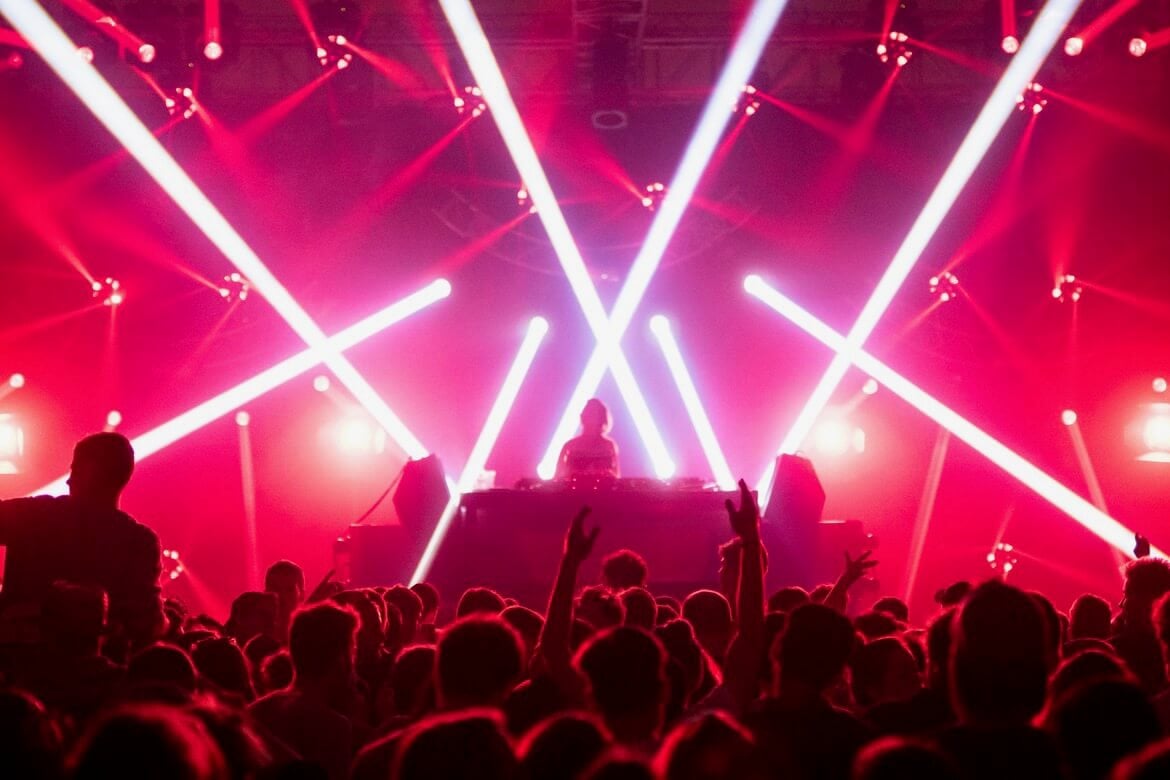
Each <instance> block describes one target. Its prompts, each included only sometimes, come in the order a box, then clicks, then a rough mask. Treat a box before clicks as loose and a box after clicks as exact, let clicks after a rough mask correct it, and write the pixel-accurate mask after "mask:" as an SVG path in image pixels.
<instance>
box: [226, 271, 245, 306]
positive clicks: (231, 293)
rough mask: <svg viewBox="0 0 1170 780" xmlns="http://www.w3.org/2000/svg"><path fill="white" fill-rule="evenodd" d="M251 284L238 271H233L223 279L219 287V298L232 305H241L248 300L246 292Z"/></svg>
mask: <svg viewBox="0 0 1170 780" xmlns="http://www.w3.org/2000/svg"><path fill="white" fill-rule="evenodd" d="M251 289H252V284H251V283H250V282H249V281H248V280H247V279H245V278H244V276H243V274H241V273H240V272H239V271H233V272H232V273H230V274H228V275H227V276H225V277H224V278H223V282H222V283H221V284H220V286H219V297H221V298H223V299H224V300H225V301H231V302H232V303H242V302H243V301H246V300H248V292H249V291H250V290H251Z"/></svg>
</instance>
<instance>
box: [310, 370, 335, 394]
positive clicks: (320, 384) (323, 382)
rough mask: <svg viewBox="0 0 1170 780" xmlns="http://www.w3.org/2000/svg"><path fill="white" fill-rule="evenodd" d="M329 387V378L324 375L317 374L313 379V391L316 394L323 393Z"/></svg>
mask: <svg viewBox="0 0 1170 780" xmlns="http://www.w3.org/2000/svg"><path fill="white" fill-rule="evenodd" d="M330 385H331V383H330V382H329V377H327V376H325V375H324V374H318V375H317V376H315V377H313V389H314V390H316V391H317V392H318V393H324V392H325V391H327V390H328V389H329V387H330Z"/></svg>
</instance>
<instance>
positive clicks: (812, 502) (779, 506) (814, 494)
mask: <svg viewBox="0 0 1170 780" xmlns="http://www.w3.org/2000/svg"><path fill="white" fill-rule="evenodd" d="M824 511H825V489H824V488H823V487H821V480H820V479H819V478H818V477H817V472H816V469H814V468H813V464H812V461H810V460H809V459H808V458H802V457H800V456H799V455H781V456H780V457H779V458H777V459H776V478H775V479H774V480H773V481H772V499H771V500H770V501H769V502H768V506H767V507H766V508H765V510H764V519H765V520H767V521H768V522H772V523H777V524H780V525H785V526H799V527H802V528H812V527H814V526H815V525H816V524H817V523H819V522H820V521H821V514H822V513H824Z"/></svg>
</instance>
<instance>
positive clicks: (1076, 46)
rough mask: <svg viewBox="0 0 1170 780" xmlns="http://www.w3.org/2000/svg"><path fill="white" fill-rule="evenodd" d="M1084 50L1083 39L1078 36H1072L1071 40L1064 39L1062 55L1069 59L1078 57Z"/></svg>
mask: <svg viewBox="0 0 1170 780" xmlns="http://www.w3.org/2000/svg"><path fill="white" fill-rule="evenodd" d="M1084 50H1085V39H1084V38H1082V37H1080V36H1079V35H1074V36H1072V37H1071V38H1067V39H1065V42H1064V53H1065V54H1067V55H1068V56H1070V57H1077V56H1080V53H1081V52H1083V51H1084Z"/></svg>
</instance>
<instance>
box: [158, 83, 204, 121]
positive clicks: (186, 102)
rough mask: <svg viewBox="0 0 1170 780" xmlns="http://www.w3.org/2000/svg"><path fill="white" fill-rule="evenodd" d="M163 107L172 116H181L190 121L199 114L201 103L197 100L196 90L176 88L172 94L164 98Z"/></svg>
mask: <svg viewBox="0 0 1170 780" xmlns="http://www.w3.org/2000/svg"><path fill="white" fill-rule="evenodd" d="M163 105H165V106H166V107H167V113H168V114H170V115H171V116H181V117H182V118H183V119H190V118H191V117H193V116H195V115H196V114H197V113H199V102H198V101H197V100H195V90H193V89H192V88H191V87H175V88H174V89H173V90H171V94H169V95H166V96H165V97H163Z"/></svg>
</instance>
